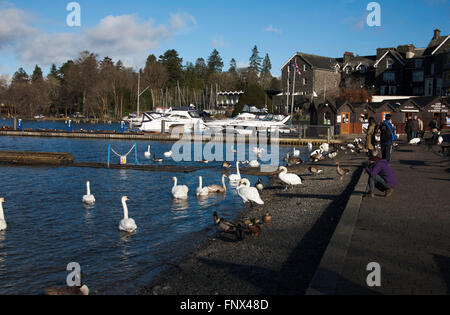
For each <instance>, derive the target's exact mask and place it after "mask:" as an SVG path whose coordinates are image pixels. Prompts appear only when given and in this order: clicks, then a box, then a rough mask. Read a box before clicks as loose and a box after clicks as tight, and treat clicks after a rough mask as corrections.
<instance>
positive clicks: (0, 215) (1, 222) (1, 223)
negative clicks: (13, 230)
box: [0, 198, 8, 231]
mask: <svg viewBox="0 0 450 315" xmlns="http://www.w3.org/2000/svg"><path fill="white" fill-rule="evenodd" d="M4 202H5V199H4V198H0V231H4V230H6V228H7V227H8V225H7V224H6V221H5V213H4V212H3V203H4Z"/></svg>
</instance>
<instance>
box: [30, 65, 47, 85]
mask: <svg viewBox="0 0 450 315" xmlns="http://www.w3.org/2000/svg"><path fill="white" fill-rule="evenodd" d="M43 81H44V77H43V76H42V69H41V68H40V67H39V66H38V65H36V66H35V67H34V71H33V74H32V75H31V82H32V83H39V82H43Z"/></svg>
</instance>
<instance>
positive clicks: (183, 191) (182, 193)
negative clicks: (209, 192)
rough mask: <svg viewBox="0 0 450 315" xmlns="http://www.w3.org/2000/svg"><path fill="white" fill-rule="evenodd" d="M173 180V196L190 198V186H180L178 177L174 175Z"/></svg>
mask: <svg viewBox="0 0 450 315" xmlns="http://www.w3.org/2000/svg"><path fill="white" fill-rule="evenodd" d="M172 181H173V182H174V185H173V188H172V196H173V197H174V198H175V199H184V200H186V199H188V193H189V188H188V186H185V185H183V186H178V185H177V183H178V178H176V177H173V178H172Z"/></svg>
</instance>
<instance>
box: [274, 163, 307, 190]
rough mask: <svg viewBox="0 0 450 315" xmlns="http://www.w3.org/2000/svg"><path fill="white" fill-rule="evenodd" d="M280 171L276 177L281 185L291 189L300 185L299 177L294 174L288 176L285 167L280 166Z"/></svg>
mask: <svg viewBox="0 0 450 315" xmlns="http://www.w3.org/2000/svg"><path fill="white" fill-rule="evenodd" d="M280 171H281V173H280V174H279V175H278V177H279V178H280V180H281V181H282V182H283V183H285V184H287V185H289V186H291V187H293V186H296V185H301V184H302V179H301V178H300V176H298V175H295V174H288V170H287V168H286V167H284V166H281V167H280ZM286 189H287V187H286Z"/></svg>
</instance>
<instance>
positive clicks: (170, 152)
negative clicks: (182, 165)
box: [164, 151, 173, 158]
mask: <svg viewBox="0 0 450 315" xmlns="http://www.w3.org/2000/svg"><path fill="white" fill-rule="evenodd" d="M172 155H173V152H172V151H169V152H166V153H164V157H166V158H171V157H172Z"/></svg>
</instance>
